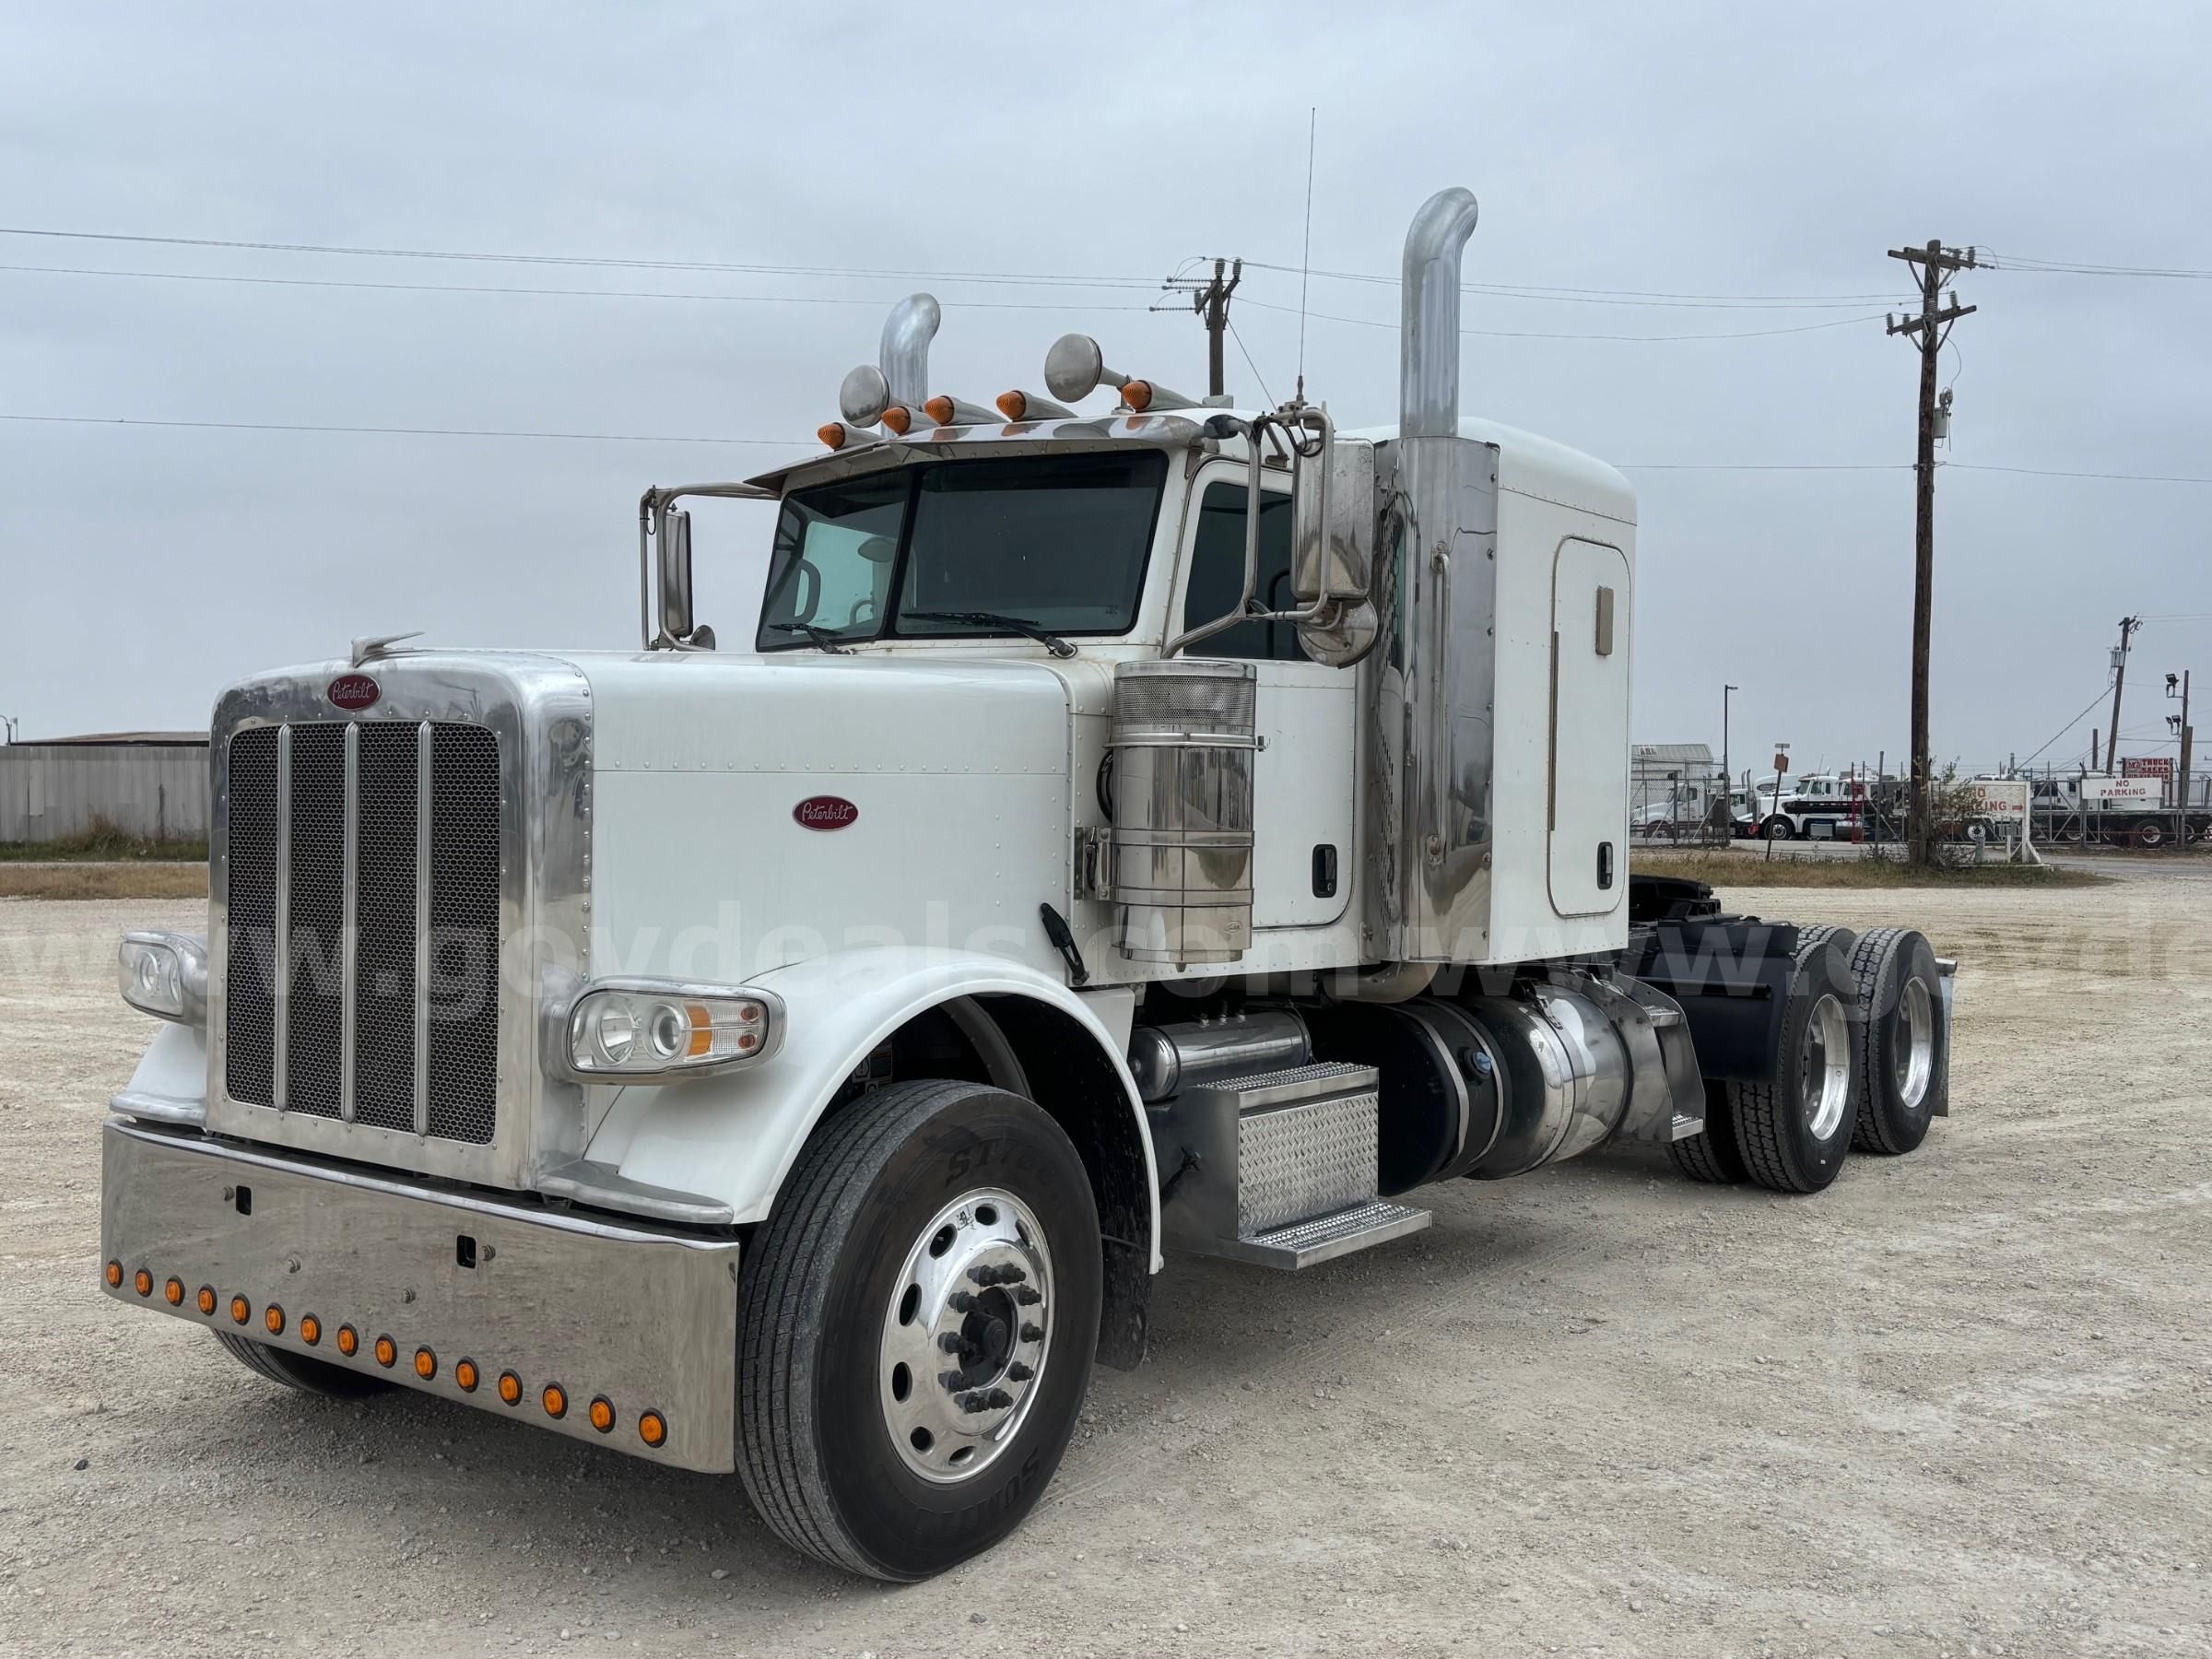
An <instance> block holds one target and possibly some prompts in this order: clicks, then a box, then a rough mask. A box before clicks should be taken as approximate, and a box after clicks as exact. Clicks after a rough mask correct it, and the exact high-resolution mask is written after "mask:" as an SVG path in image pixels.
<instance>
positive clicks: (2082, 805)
mask: <svg viewBox="0 0 2212 1659" xmlns="http://www.w3.org/2000/svg"><path fill="white" fill-rule="evenodd" d="M2167 787H2168V785H2167V784H2166V782H2164V781H2163V780H2161V779H2159V778H2155V777H2140V778H2134V777H2114V776H2112V774H2111V773H2109V772H2083V773H2080V774H2078V775H2077V776H2074V777H2070V778H2037V779H2034V780H2033V781H2032V794H2031V796H2030V809H2031V810H2032V812H2033V813H2034V815H2035V836H2036V839H2037V840H2038V841H2060V842H2073V841H2103V842H2107V843H2117V844H2124V845H2129V846H2136V847H2146V848H2149V847H2163V846H2165V845H2167V844H2168V843H2169V842H2170V841H2177V840H2188V841H2203V840H2204V839H2206V836H2207V835H2208V834H2212V812H2206V811H2205V810H2204V809H2203V808H2202V807H2196V808H2186V809H2179V810H2177V809H2176V808H2174V807H2171V806H2167V805H2166V804H2165V792H2166V789H2167Z"/></svg>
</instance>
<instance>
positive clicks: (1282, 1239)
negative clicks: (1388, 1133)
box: [1213, 1198, 1435, 1273]
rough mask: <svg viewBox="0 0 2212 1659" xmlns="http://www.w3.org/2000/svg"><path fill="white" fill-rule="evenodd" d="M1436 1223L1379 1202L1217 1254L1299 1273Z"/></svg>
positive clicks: (1229, 1244) (1227, 1243)
mask: <svg viewBox="0 0 2212 1659" xmlns="http://www.w3.org/2000/svg"><path fill="white" fill-rule="evenodd" d="M1434 1219H1435V1216H1434V1214H1433V1213H1432V1212H1430V1211H1429V1210H1425V1209H1416V1208H1414V1207H1413V1206H1411V1205H1409V1204H1394V1203H1393V1202H1392V1201H1391V1200H1389V1199H1387V1198H1375V1199H1371V1200H1370V1201H1369V1202H1368V1203H1365V1204H1355V1205H1352V1206H1350V1207H1349V1208H1347V1209H1340V1210H1337V1211H1335V1213H1334V1214H1332V1215H1326V1216H1316V1217H1315V1218H1313V1219H1312V1220H1311V1221H1299V1222H1295V1223H1293V1224H1292V1225H1290V1226H1288V1227H1278V1228H1276V1229H1275V1230H1272V1231H1270V1232H1263V1233H1254V1234H1253V1235H1252V1236H1251V1237H1249V1238H1243V1239H1223V1240H1220V1241H1217V1242H1216V1243H1215V1244H1214V1246H1213V1253H1215V1254H1218V1255H1224V1256H1228V1257H1230V1259H1231V1260H1234V1261H1240V1262H1251V1263H1253V1264H1255V1265H1258V1266H1262V1267H1276V1268H1280V1269H1281V1270H1283V1271H1284V1272H1286V1273H1295V1272H1297V1271H1298V1270H1299V1269H1300V1267H1311V1266H1312V1265H1315V1264H1316V1263H1318V1262H1327V1261H1334V1260H1335V1258H1336V1257H1338V1256H1340V1255H1349V1254H1351V1253H1352V1252H1354V1251H1355V1250H1367V1249H1370V1248H1371V1247H1372V1246H1374V1245H1377V1244H1386V1243H1388V1242H1389V1241H1391V1240H1393V1239H1402V1238H1404V1237H1405V1236H1406V1234H1407V1233H1417V1232H1419V1231H1420V1230H1421V1229H1423V1228H1424V1227H1427V1226H1428V1225H1429V1223H1430V1222H1431V1221H1433V1220H1434Z"/></svg>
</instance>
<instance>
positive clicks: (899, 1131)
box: [737, 1080, 1103, 1582]
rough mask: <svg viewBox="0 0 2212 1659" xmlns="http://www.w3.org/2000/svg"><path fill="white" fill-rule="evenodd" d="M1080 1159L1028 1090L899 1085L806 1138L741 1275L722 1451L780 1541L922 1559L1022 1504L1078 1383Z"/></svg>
mask: <svg viewBox="0 0 2212 1659" xmlns="http://www.w3.org/2000/svg"><path fill="white" fill-rule="evenodd" d="M1102 1277H1103V1265H1102V1261H1101V1257H1100V1244H1099V1222H1098V1211H1097V1207H1096V1206H1095V1204H1094V1203H1093V1201H1092V1197H1091V1189H1090V1182H1089V1178H1088V1176H1087V1175H1086V1174H1085V1173H1084V1170H1083V1161H1082V1159H1081V1158H1080V1157H1079V1156H1078V1155H1077V1151H1076V1148H1075V1147H1074V1146H1073V1145H1072V1144H1071V1143H1070V1142H1069V1140H1068V1138H1067V1135H1065V1133H1064V1132H1063V1131H1062V1130H1061V1128H1060V1125H1059V1124H1056V1123H1054V1122H1053V1120H1052V1119H1051V1118H1050V1117H1049V1116H1047V1115H1046V1114H1045V1113H1044V1112H1042V1111H1041V1110H1040V1109H1039V1108H1038V1107H1037V1106H1035V1105H1033V1104H1032V1103H1031V1102H1030V1101H1028V1100H1023V1099H1022V1098H1021V1097H1020V1096H1018V1095H1014V1094H1008V1093H1006V1091H1005V1090H1003V1089H997V1088H989V1087H986V1086H985V1085H982V1084H979V1083H968V1082H955V1081H934V1080H933V1081H921V1082H912V1083H897V1084H893V1085H891V1086H890V1087H888V1088H882V1089H879V1090H877V1092H875V1093H873V1094H868V1095H864V1096H863V1097H861V1099H860V1100H857V1101H855V1102H853V1104H852V1105H850V1106H847V1107H845V1108H843V1109H842V1110H841V1111H840V1112H838V1113H837V1114H836V1115H835V1116H833V1117H832V1118H830V1120H829V1121H828V1123H826V1124H824V1125H823V1126H822V1127H821V1128H820V1129H819V1130H818V1132H817V1134H816V1135H815V1137H814V1139H813V1140H812V1141H811V1142H810V1143H809V1144H808V1145H807V1146H806V1148H805V1150H804V1151H802V1152H801V1153H800V1155H799V1160H798V1163H797V1165H796V1166H795V1167H794V1169H793V1170H792V1172H791V1173H790V1175H789V1176H787V1177H786V1178H785V1180H784V1182H783V1186H782V1191H781V1192H779V1193H778V1194H777V1195H776V1203H775V1207H774V1209H773V1210H772V1211H771V1213H770V1215H769V1218H768V1221H767V1223H766V1224H765V1225H764V1226H763V1227H762V1228H761V1229H760V1231H759V1235H758V1236H757V1237H756V1238H755V1239H754V1241H753V1245H752V1249H751V1250H750V1252H749V1253H747V1259H746V1264H745V1270H744V1275H743V1277H742V1280H741V1282H740V1284H739V1286H738V1293H737V1294H738V1314H737V1319H738V1329H737V1468H738V1472H739V1474H740V1475H741V1476H742V1477H743V1478H744V1481H745V1488H746V1490H747V1493H748V1494H750V1496H751V1498H752V1500H753V1504H754V1506H755V1507H756V1508H757V1509H758V1510H759V1512H760V1515H761V1518H762V1519H763V1520H765V1521H766V1522H767V1523H768V1524H769V1526H770V1528H771V1530H772V1531H774V1532H775V1534H776V1535H778V1536H779V1537H781V1538H782V1540H783V1541H784V1542H785V1543H787V1544H789V1545H790V1546H791V1547H793V1548H794V1549H796V1550H799V1551H800V1552H802V1553H803V1554H806V1555H810V1556H812V1557H814V1558H815V1559H818V1560H820V1561H825V1562H828V1563H829V1564H830V1565H831V1566H834V1567H841V1568H843V1569H845V1570H846V1571H852V1572H858V1573H865V1574H866V1575H868V1576H869V1577H872V1578H879V1579H888V1580H893V1581H900V1582H906V1581H912V1580H915V1579H924V1578H927V1577H929V1576H930V1575H931V1574H933V1573H936V1572H942V1571H945V1570H946V1569H947V1568H948V1567H951V1566H954V1565H957V1564H958V1563H959V1562H961V1561H964V1560H966V1559H968V1558H969V1557H971V1556H973V1555H975V1554H977V1553H978V1552H980V1551H982V1550H984V1549H988V1548H989V1547H991V1546H992V1545H994V1544H995V1543H997V1542H998V1541H999V1540H1000V1539H1001V1538H1003V1537H1005V1536H1006V1534H1008V1533H1010V1532H1012V1531H1013V1530H1014V1528H1015V1527H1016V1526H1018V1525H1019V1524H1020V1523H1021V1521H1022V1519H1023V1517H1024V1516H1026V1515H1027V1514H1028V1513H1029V1512H1030V1510H1031V1509H1032V1508H1034V1507H1035V1505H1036V1503H1037V1500H1038V1499H1039V1497H1040V1496H1041V1494H1042V1493H1043V1491H1044V1488H1045V1486H1046V1485H1047V1483H1048V1482H1050V1481H1051V1479H1052V1477H1053V1470H1055V1469H1056V1468H1058V1467H1059V1465H1060V1457H1061V1454H1062V1453H1064V1452H1065V1451H1066V1449H1067V1442H1068V1438H1069V1436H1070V1435H1071V1434H1072V1433H1073V1432H1074V1430H1075V1426H1076V1414H1077V1410H1078V1409H1079V1408H1080V1407H1081V1406H1082V1404H1083V1395H1084V1393H1085V1391H1086V1390H1087V1389H1088V1387H1089V1384H1090V1365H1091V1358H1092V1353H1093V1350H1094V1349H1095V1348H1096V1347H1097V1343H1098V1330H1099V1308H1100V1297H1101V1294H1102Z"/></svg>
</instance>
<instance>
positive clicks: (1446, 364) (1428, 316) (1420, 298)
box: [1398, 184, 1478, 438]
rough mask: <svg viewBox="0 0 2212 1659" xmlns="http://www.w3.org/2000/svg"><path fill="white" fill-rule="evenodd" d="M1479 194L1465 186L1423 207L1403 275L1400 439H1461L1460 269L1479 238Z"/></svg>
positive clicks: (1409, 236) (1410, 232)
mask: <svg viewBox="0 0 2212 1659" xmlns="http://www.w3.org/2000/svg"><path fill="white" fill-rule="evenodd" d="M1477 211H1478V209H1477V204H1476V201H1475V193H1474V192H1473V191H1471V190H1468V189H1467V188H1466V187H1465V186H1464V185H1460V184H1454V185H1453V186H1452V187H1451V188H1450V189H1449V190H1440V191H1438V192H1437V193H1436V194H1434V195H1432V196H1430V198H1429V199H1428V200H1427V201H1426V202H1423V203H1422V204H1421V210H1420V211H1419V212H1418V213H1417V214H1415V215H1414V216H1413V223H1412V225H1410V226H1409V227H1408V228H1407V229H1406V257H1405V264H1404V265H1403V267H1402V270H1401V273H1400V285H1399V290H1398V291H1399V303H1400V305H1401V307H1402V310H1401V312H1400V322H1399V333H1398V436H1399V437H1400V438H1456V437H1458V436H1459V267H1460V260H1461V258H1462V256H1463V255H1464V254H1465V251H1466V246H1467V239H1468V238H1469V237H1470V236H1473V235H1474V234H1475V219H1476V216H1477Z"/></svg>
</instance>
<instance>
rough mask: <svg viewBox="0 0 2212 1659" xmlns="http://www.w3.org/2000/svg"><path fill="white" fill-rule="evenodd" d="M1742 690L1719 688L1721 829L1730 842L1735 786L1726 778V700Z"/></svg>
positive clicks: (1733, 831)
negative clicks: (1732, 796) (1732, 797)
mask: <svg viewBox="0 0 2212 1659" xmlns="http://www.w3.org/2000/svg"><path fill="white" fill-rule="evenodd" d="M1742 689H1743V688H1742V687H1741V686H1731V685H1727V684H1725V683H1724V684H1723V685H1722V687H1721V828H1722V832H1723V835H1724V838H1725V839H1726V840H1727V841H1734V840H1735V801H1734V800H1732V799H1731V798H1730V796H1731V795H1732V794H1734V792H1735V783H1734V782H1733V781H1731V779H1730V778H1729V776H1728V700H1729V699H1730V698H1731V697H1733V696H1735V693H1737V692H1738V691H1741V690H1742ZM1709 816H1710V815H1709Z"/></svg>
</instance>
